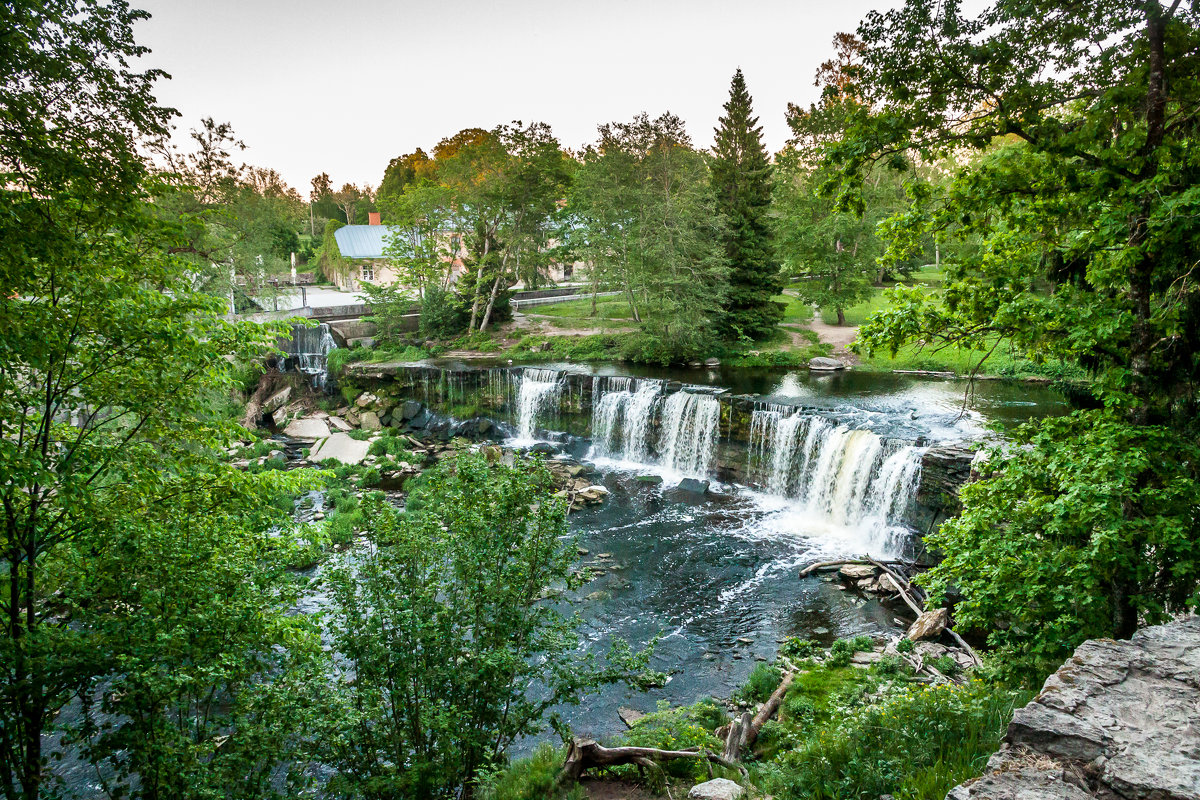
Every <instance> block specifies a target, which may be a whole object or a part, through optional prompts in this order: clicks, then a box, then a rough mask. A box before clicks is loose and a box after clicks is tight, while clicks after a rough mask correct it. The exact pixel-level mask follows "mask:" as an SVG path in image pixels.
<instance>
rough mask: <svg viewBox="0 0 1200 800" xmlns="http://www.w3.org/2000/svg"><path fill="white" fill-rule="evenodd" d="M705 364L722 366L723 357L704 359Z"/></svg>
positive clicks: (707, 365)
mask: <svg viewBox="0 0 1200 800" xmlns="http://www.w3.org/2000/svg"><path fill="white" fill-rule="evenodd" d="M704 366H706V367H719V366H721V359H719V358H706V359H704Z"/></svg>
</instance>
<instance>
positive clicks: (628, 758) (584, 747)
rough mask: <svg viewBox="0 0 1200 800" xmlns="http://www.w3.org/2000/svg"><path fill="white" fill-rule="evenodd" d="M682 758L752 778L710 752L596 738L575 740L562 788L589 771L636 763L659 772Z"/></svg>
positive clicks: (561, 774) (562, 774)
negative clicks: (626, 744)
mask: <svg viewBox="0 0 1200 800" xmlns="http://www.w3.org/2000/svg"><path fill="white" fill-rule="evenodd" d="M681 758H689V759H697V760H703V761H707V762H709V763H712V764H716V765H718V766H722V767H725V768H727V769H733V770H737V771H738V772H739V773H741V775H742V776H743V777H746V776H748V775H749V773H748V772H747V771H746V768H745V767H743V766H742V765H741V764H738V763H737V762H735V761H730V760H729V759H727V758H724V757H722V756H719V755H717V754H716V753H709V752H708V751H706V750H700V749H695V748H693V749H688V750H659V749H658V748H657V747H604V746H603V745H601V744H600V743H599V742H596V741H595V740H594V739H573V740H572V741H571V745H570V747H569V748H568V749H567V758H566V761H564V762H563V767H562V771H561V772H559V774H558V779H557V780H558V785H560V786H562V785H565V784H567V783H573V782H576V781H578V780H579V779H580V778H582V777H583V775H584V773H585V772H587V771H588V770H589V769H594V768H596V767H617V766H621V765H622V764H634V765H636V766H639V767H649V768H651V769H658V768H659V764H660V763H661V762H667V761H676V760H678V759H681Z"/></svg>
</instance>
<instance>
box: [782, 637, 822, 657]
mask: <svg viewBox="0 0 1200 800" xmlns="http://www.w3.org/2000/svg"><path fill="white" fill-rule="evenodd" d="M820 651H821V645H820V643H818V642H815V641H813V640H812V639H800V638H797V637H795V636H789V637H788V639H787V641H785V642H783V643H782V644H780V645H779V655H781V656H784V657H785V658H790V659H792V660H793V661H799V660H802V659H805V658H812V657H813V656H815V655H816V654H817V653H819V652H820Z"/></svg>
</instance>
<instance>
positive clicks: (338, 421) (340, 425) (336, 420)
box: [328, 417, 354, 433]
mask: <svg viewBox="0 0 1200 800" xmlns="http://www.w3.org/2000/svg"><path fill="white" fill-rule="evenodd" d="M328 422H329V429H330V430H338V431H342V432H343V433H344V432H346V431H352V430H354V426H353V425H351V424H350V423H349V422H346V420H344V419H342V418H341V417H330V418H329V420H328Z"/></svg>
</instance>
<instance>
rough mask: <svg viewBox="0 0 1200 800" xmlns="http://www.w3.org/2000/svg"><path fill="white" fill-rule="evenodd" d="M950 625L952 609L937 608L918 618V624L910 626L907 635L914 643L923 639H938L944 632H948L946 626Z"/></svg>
mask: <svg viewBox="0 0 1200 800" xmlns="http://www.w3.org/2000/svg"><path fill="white" fill-rule="evenodd" d="M949 624H950V609H948V608H935V609H933V610H932V611H926V612H925V613H923V614H921V616H919V617H917V620H916V622H914V623H913V624H912V625H910V626H909V628H908V633H907V634H906V635H907V636H908V638H909V639H912V640H913V641H914V642H919V641H921V640H922V639H936V638H937V637H939V636H941V635H942V631H944V630H946V626H947V625H949Z"/></svg>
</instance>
